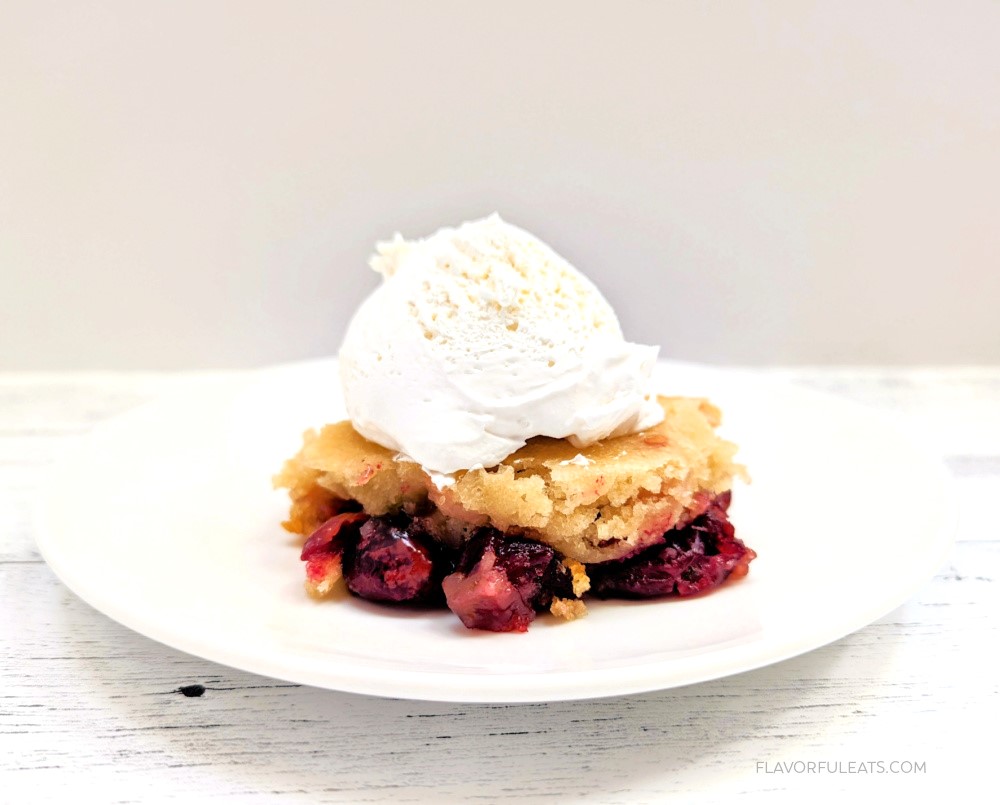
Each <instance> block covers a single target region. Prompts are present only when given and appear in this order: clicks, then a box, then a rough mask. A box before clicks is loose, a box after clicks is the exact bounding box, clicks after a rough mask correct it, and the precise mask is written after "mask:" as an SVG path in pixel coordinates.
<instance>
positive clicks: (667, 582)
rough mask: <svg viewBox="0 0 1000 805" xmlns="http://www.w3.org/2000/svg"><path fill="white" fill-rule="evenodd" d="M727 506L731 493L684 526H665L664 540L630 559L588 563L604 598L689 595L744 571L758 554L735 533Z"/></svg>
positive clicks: (594, 587)
mask: <svg viewBox="0 0 1000 805" xmlns="http://www.w3.org/2000/svg"><path fill="white" fill-rule="evenodd" d="M728 506H729V500H728V498H726V499H725V500H719V501H717V502H713V504H712V505H711V506H710V507H709V508H708V511H706V512H705V513H704V514H703V515H701V516H700V517H697V518H695V519H694V520H692V521H691V522H690V523H688V524H687V525H686V526H684V527H683V528H675V529H672V530H670V531H667V532H666V533H665V534H664V535H663V537H664V541H663V542H662V543H659V544H657V545H654V546H652V547H651V548H647V549H646V550H644V551H642V552H640V553H638V554H636V555H635V556H632V557H629V558H628V559H623V560H621V561H618V562H601V563H599V564H592V565H588V567H587V573H588V575H589V576H590V581H591V590H593V592H594V594H595V595H597V596H599V597H600V598H613V597H619V598H653V597H658V596H665V595H677V596H688V595H697V594H698V593H703V592H705V591H706V590H711V589H712V588H714V587H718V586H719V585H720V584H722V582H724V581H725V580H726V579H727V578H728V577H729V576H734V577H736V578H740V577H741V576H745V575H746V574H747V571H748V570H749V565H750V562H752V561H753V560H754V558H756V556H757V554H756V553H755V552H754V551H753V550H752V549H751V548H748V547H747V546H746V545H744V544H743V542H742V540H740V539H738V538H737V537H736V533H735V530H734V529H733V524H732V523H730V522H729V518H728V517H727V516H726V509H727V508H728Z"/></svg>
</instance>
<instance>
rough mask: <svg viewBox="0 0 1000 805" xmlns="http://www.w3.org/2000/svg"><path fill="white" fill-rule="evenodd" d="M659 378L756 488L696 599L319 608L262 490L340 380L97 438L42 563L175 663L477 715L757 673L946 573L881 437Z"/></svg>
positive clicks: (747, 490) (198, 398) (211, 401)
mask: <svg viewBox="0 0 1000 805" xmlns="http://www.w3.org/2000/svg"><path fill="white" fill-rule="evenodd" d="M657 371H658V376H657V383H658V388H659V389H660V390H662V391H663V392H664V393H670V394H675V393H681V394H692V395H698V396H708V397H710V398H712V399H713V401H715V402H717V403H718V404H719V405H721V406H722V408H723V411H724V415H725V426H724V433H725V434H726V435H727V436H729V437H730V438H732V439H734V440H736V441H738V442H739V443H740V445H741V452H740V457H741V458H742V460H743V461H744V462H745V463H746V464H747V465H748V466H749V467H750V470H751V473H752V475H753V479H754V480H753V483H752V484H751V485H750V486H746V487H742V486H741V487H739V488H737V489H736V491H735V494H734V502H733V507H732V511H731V514H732V519H733V521H734V523H735V524H736V528H737V533H738V534H739V535H740V536H741V537H742V538H743V539H744V541H745V542H746V543H747V544H748V545H750V546H751V547H753V548H754V549H755V550H756V551H757V553H758V555H759V558H758V559H757V560H756V561H755V562H754V563H753V564H752V565H751V571H750V574H749V576H747V577H746V578H745V579H743V580H740V581H738V582H735V583H732V584H728V585H725V586H723V587H722V588H720V589H718V590H717V591H715V592H713V593H712V594H710V595H707V596H704V597H700V598H696V599H692V600H661V601H646V602H613V601H604V602H602V601H595V602H594V603H593V604H592V605H591V606H590V615H589V616H588V617H586V618H584V619H582V620H580V621H575V622H573V623H565V622H561V621H556V620H555V619H553V618H550V617H541V618H539V619H538V620H537V621H536V622H535V623H534V624H532V627H531V629H530V631H529V632H528V633H527V634H491V633H483V632H473V631H468V630H466V629H465V628H464V627H463V626H462V625H461V623H460V622H459V621H458V620H457V618H455V617H454V616H453V615H452V614H451V613H450V612H447V611H443V612H430V613H428V612H412V611H408V610H405V609H392V608H384V607H380V606H377V605H373V604H369V603H366V602H363V601H359V600H356V599H353V598H350V597H348V596H346V595H345V596H343V597H342V598H341V600H335V601H326V602H319V603H317V602H314V601H312V600H310V599H309V598H308V597H307V596H306V595H305V593H304V591H303V590H302V578H303V568H302V565H301V563H300V562H299V559H298V551H299V549H298V543H297V541H296V540H294V539H291V538H290V537H289V536H288V535H287V534H285V532H284V531H283V530H282V529H281V528H280V527H279V525H278V523H279V521H280V520H281V519H282V518H283V516H284V514H285V509H286V501H285V497H284V495H283V494H282V493H279V492H275V491H273V490H272V489H271V486H270V478H271V475H272V474H273V473H274V472H275V471H277V469H278V468H279V467H280V465H281V462H282V460H283V459H284V458H285V457H287V456H289V455H291V454H292V453H294V452H295V450H297V448H298V445H299V441H300V434H301V432H302V431H303V430H304V429H305V428H306V427H308V426H312V425H320V424H323V423H324V422H326V421H333V420H336V419H338V418H342V416H343V409H342V407H341V403H340V395H339V391H338V388H337V384H336V380H335V378H336V369H335V365H334V364H333V363H332V362H330V361H320V362H312V363H306V364H296V365H292V366H286V367H278V368H274V369H268V370H263V371H261V372H256V373H252V374H249V375H246V376H240V377H239V378H238V379H234V380H230V381H226V382H220V383H219V384H218V385H215V386H213V387H211V388H209V389H207V390H204V391H202V392H199V393H198V394H197V395H194V396H191V395H188V396H178V397H174V398H171V399H163V400H161V401H158V402H156V403H153V404H151V405H148V406H146V407H143V408H140V409H138V410H136V411H133V412H130V413H129V414H127V415H126V416H124V417H121V418H119V419H116V420H113V421H111V422H109V423H107V424H105V425H103V426H101V427H98V428H97V429H95V430H94V431H93V432H92V433H91V434H89V435H88V436H87V437H86V438H84V439H83V440H82V441H81V443H80V444H79V445H78V446H77V448H76V449H75V450H73V451H72V452H71V453H70V454H68V455H67V456H66V457H65V459H64V460H63V461H62V462H61V463H60V465H59V466H58V467H57V468H56V469H55V470H54V472H53V475H52V477H51V478H50V481H49V483H48V484H46V486H45V487H44V491H43V493H42V498H41V500H40V501H39V507H38V516H39V519H38V525H39V529H38V544H39V547H40V548H41V551H42V553H43V555H44V556H45V558H46V560H47V561H48V563H49V565H50V566H51V567H52V568H53V570H54V571H55V572H56V574H57V575H58V576H59V577H60V578H61V579H62V580H63V581H64V582H65V583H66V585H67V586H69V588H70V589H72V590H73V591H74V592H75V593H76V594H77V595H79V596H80V597H81V598H83V599H84V600H85V601H87V602H88V603H90V604H91V605H92V606H94V607H96V608H97V609H98V610H100V611H101V612H103V613H105V614H106V615H108V616H110V617H112V618H114V619H115V620H117V621H119V622H120V623H122V624H124V625H125V626H128V627H129V628H131V629H134V630H135V631H137V632H140V633H141V634H144V635H147V636H149V637H151V638H153V639H154V640H158V641H160V642H162V643H165V644H167V645H169V646H173V647H175V648H178V649H181V650H183V651H187V652H189V653H191V654H196V655H199V656H201V657H205V658H207V659H210V660H214V661H216V662H220V663H224V664H226V665H230V666H233V667H236V668H242V669H245V670H248V671H254V672H257V673H261V674H267V675H269V676H273V677H278V678H281V679H286V680H290V681H294V682H302V683H306V684H310V685H317V686H320V687H326V688H332V689H336V690H343V691H351V692H356V693H367V694H375V695H379V696H393V697H403V698H414V699H433V700H447V701H467V702H474V701H481V702H485V701H491V702H518V701H520V702H527V701H543V700H559V699H578V698H589V697H597V696H610V695H617V694H625V693H634V692H639V691H648V690H656V689H661V688H668V687H674V686H678V685H685V684H689V683H693V682H700V681H704V680H708V679H713V678H717V677H721V676H726V675H729V674H734V673H738V672H740V671H746V670H749V669H752V668H757V667H760V666H762V665H767V664H769V663H773V662H776V661H778V660H782V659H785V658H788V657H792V656H794V655H796V654H800V653H802V652H805V651H809V650H810V649H814V648H816V647H818V646H822V645H824V644H826V643H829V642H831V641H833V640H836V639H837V638H839V637H842V636H843V635H846V634H848V633H850V632H852V631H854V630H856V629H858V628H860V627H862V626H864V625H866V624H868V623H870V622H871V621H873V620H875V619H877V618H879V617H881V616H882V615H884V614H886V613H887V612H889V611H890V610H892V609H893V608H894V607H896V606H898V605H899V604H901V603H902V602H903V601H905V600H906V599H907V598H908V597H909V596H910V595H911V594H913V593H914V592H915V591H916V589H917V588H918V587H919V586H920V585H921V584H922V583H923V582H924V581H925V580H926V579H927V578H929V577H930V576H931V575H932V574H933V572H934V571H935V570H936V569H937V568H938V567H939V566H940V564H941V563H942V561H943V559H944V555H945V552H946V550H947V548H948V546H949V544H950V542H951V538H952V532H953V520H952V516H951V512H952V511H953V508H952V505H951V497H950V493H949V488H950V487H949V481H948V478H947V476H946V474H945V473H944V472H943V470H942V469H941V467H940V466H939V465H938V464H937V463H936V462H935V461H933V460H931V459H929V458H927V457H926V456H925V455H923V453H922V452H921V451H920V450H919V449H917V448H916V447H915V446H914V445H913V444H911V443H910V442H909V441H908V440H907V439H906V438H905V437H904V436H903V435H901V433H899V432H897V431H896V430H895V428H894V427H893V425H892V423H891V422H889V421H888V420H887V419H885V418H883V417H882V416H880V415H876V414H875V413H873V412H870V411H868V410H867V409H864V408H861V407H859V406H855V405H853V404H850V403H847V402H844V401H842V400H839V399H837V398H834V397H828V396H824V395H821V394H816V393H812V392H808V391H804V390H801V389H796V388H793V387H786V386H783V385H778V384H774V383H767V382H762V381H760V380H758V379H755V378H752V377H748V376H746V375H743V374H740V373H738V372H732V371H722V370H711V369H707V368H699V367H693V366H689V365H681V364H661V365H660V366H659V367H658V368H657ZM400 404H405V401H400Z"/></svg>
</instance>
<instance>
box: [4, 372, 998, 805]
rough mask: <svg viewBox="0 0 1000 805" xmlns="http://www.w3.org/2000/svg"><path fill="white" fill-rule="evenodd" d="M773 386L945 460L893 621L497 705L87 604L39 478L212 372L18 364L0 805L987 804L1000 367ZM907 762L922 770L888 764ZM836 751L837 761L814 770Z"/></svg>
mask: <svg viewBox="0 0 1000 805" xmlns="http://www.w3.org/2000/svg"><path fill="white" fill-rule="evenodd" d="M762 374H771V375H777V376H780V377H783V378H785V379H788V380H791V381H793V382H796V383H801V384H804V385H808V386H811V387H814V388H820V389H824V390H827V391H830V392H832V393H835V394H840V395H844V396H847V397H851V398H854V399H856V400H859V401H860V402H862V403H865V404H867V405H871V406H873V407H877V408H880V409H883V410H887V411H891V412H895V413H898V414H899V415H900V417H901V418H905V419H906V421H908V422H909V425H910V427H912V428H913V429H914V433H916V434H918V437H919V438H923V439H925V440H926V441H927V443H928V444H930V445H931V446H932V447H934V448H936V449H937V450H939V451H940V452H941V453H942V454H943V455H944V456H945V457H946V461H947V464H948V466H949V467H950V469H951V470H952V473H953V475H954V477H955V481H956V485H957V489H958V498H959V501H960V507H961V508H960V515H959V520H960V523H959V535H958V542H957V544H956V546H955V548H954V550H953V552H952V554H951V556H950V559H949V561H948V563H947V564H946V566H945V567H942V568H941V571H940V572H939V573H938V574H937V576H936V577H935V578H934V579H933V581H931V582H929V583H928V584H927V585H926V586H925V587H924V588H923V589H922V590H921V591H920V592H919V593H918V594H917V595H916V596H915V597H914V598H913V599H911V600H910V601H908V602H907V603H906V604H904V605H903V606H902V607H900V608H899V609H897V610H896V611H894V612H892V613H891V614H889V615H888V616H886V617H885V618H882V619H881V620H880V621H878V622H876V623H874V624H872V625H870V626H868V627H867V628H865V629H862V630H861V631H859V632H857V633H855V634H853V635H850V636H849V637H846V638H844V639H842V640H840V641H838V642H837V643H834V644H833V645H830V646H827V647H825V648H822V649H820V650H818V651H814V652H811V653H810V654H807V655H805V656H803V657H799V658H796V659H792V660H789V661H786V662H783V663H779V664H777V665H774V666H771V667H769V668H764V669H761V670H758V671H753V672H750V673H745V674H741V675H738V676H735V677H731V678H728V679H723V680H719V681H716V682H710V683H706V684H701V685H694V686H690V687H686V688H681V689H677V690H671V691H664V692H660V693H652V694H645V695H637V696H628V697H621V698H612V699H603V700H597V701H587V702H571V703H558V704H536V705H496V706H490V705H456V704H437V703H421V702H408V701H395V700H384V699H377V698H368V697H362V696H354V695H348V694H340V693H335V692H331V691H324V690H316V689H312V688H308V687H301V686H296V685H290V684H286V683H282V682H277V681H275V680H271V679H267V678H264V677H259V676H255V675H253V674H248V673H243V672H239V671H233V670H231V669H228V668H225V667H223V666H219V665H216V664H214V663H210V662H207V661H204V660H201V659H198V658H197V657H192V656H189V655H185V654H182V653H179V652H177V651H174V650H172V649H168V648H165V647H163V646H161V645H159V644H157V643H154V642H153V641H151V640H148V639H146V638H144V637H141V636H140V635H138V634H135V633H133V632H130V631H129V630H127V629H125V628H123V627H121V626H119V625H118V624H116V623H114V622H113V621H111V620H109V619H108V618H106V617H104V616H103V615H101V614H100V613H98V612H96V611H94V610H93V609H91V608H90V607H89V606H87V605H86V604H84V603H82V602H81V601H80V600H79V599H77V598H76V597H75V596H74V595H73V594H72V593H70V592H69V591H68V590H66V589H65V588H64V587H63V586H62V585H61V584H60V583H59V582H58V581H57V580H56V578H55V577H54V576H53V574H52V573H51V572H50V571H49V569H48V567H47V566H46V565H45V564H44V563H43V562H42V561H41V559H40V557H39V555H38V552H37V550H36V549H35V546H34V541H33V537H32V527H31V522H30V517H29V502H30V497H31V493H32V490H33V489H34V487H35V485H36V484H37V483H38V479H39V478H40V476H41V473H42V471H43V469H44V467H45V466H46V465H47V464H48V463H49V462H50V461H52V460H53V458H54V457H56V456H57V454H58V452H59V450H60V448H61V447H62V446H64V445H65V444H66V442H67V440H68V439H71V438H72V437H73V436H75V435H77V434H81V433H85V432H86V431H87V429H88V428H89V427H91V426H92V425H93V424H94V423H96V422H99V421H101V420H103V419H105V418H107V417H109V416H112V415H114V414H117V413H120V412H122V411H125V410H127V409H129V408H131V407H133V406H135V405H137V404H139V403H141V402H143V401H145V400H148V399H152V398H154V397H155V396H156V395H158V394H161V393H164V392H166V391H168V390H173V389H176V388H178V387H179V386H183V385H185V384H187V385H189V386H191V387H192V388H197V386H198V384H199V383H203V382H210V380H211V377H212V376H211V375H190V374H185V375H0V613H2V620H0V658H2V659H0V801H3V802H12V803H20V802H32V801H44V800H48V799H59V800H63V801H65V800H66V799H67V798H69V797H74V798H78V797H81V796H85V797H88V798H92V799H94V801H100V802H109V803H110V802H123V803H124V802H150V801H172V800H177V801H184V802H200V801H225V802H357V803H367V802H384V801H393V802H398V803H408V802H446V801H461V802H476V801H484V802H497V801H523V802H579V801H592V802H599V803H619V802H621V803H632V802H659V801H663V800H665V799H666V798H667V797H668V796H670V795H672V794H682V795H683V796H681V797H680V798H679V801H685V802H690V801H697V800H698V799H699V798H701V797H704V798H706V799H707V800H716V799H717V798H718V797H719V796H721V795H729V797H727V799H728V798H731V797H732V796H733V795H737V794H745V795H749V797H748V798H754V799H756V798H759V797H760V796H761V795H768V799H769V801H772V800H781V799H783V798H784V797H785V796H787V797H788V798H789V799H790V800H793V801H801V800H802V798H803V796H806V795H809V796H811V795H815V794H819V793H820V792H830V791H835V790H840V791H845V792H850V793H851V794H853V795H856V796H860V797H862V798H863V799H862V801H866V800H867V798H868V797H875V796H879V797H885V796H889V797H902V796H916V795H918V794H919V795H924V796H926V795H930V794H941V795H944V794H948V795H949V798H954V797H956V796H958V795H961V794H962V793H963V792H965V793H968V794H970V795H972V796H973V799H972V801H983V799H982V798H983V796H985V795H986V792H988V791H989V790H990V788H991V787H992V777H993V775H992V771H993V769H992V763H991V757H990V756H991V753H992V746H993V745H994V739H993V737H992V728H993V727H994V725H995V724H996V723H997V721H998V718H997V716H998V715H1000V709H998V700H1000V696H998V683H997V680H998V673H997V666H996V664H995V661H994V656H995V652H996V647H997V645H998V637H1000V618H998V613H1000V607H998V604H1000V600H998V594H997V589H998V587H997V583H996V580H997V578H998V576H1000V526H998V525H997V523H998V519H997V518H998V516H1000V515H998V512H997V505H996V504H997V502H998V501H1000V369H992V368H982V369H952V370H941V371H934V370H892V371H883V370H876V369H865V370H846V369H837V370H833V369H795V370H780V371H779V370H770V371H768V372H762ZM887 505H891V503H890V504H887ZM832 549H835V546H832ZM862 560H863V558H862ZM886 572H887V573H891V572H892V568H886ZM848 594H850V589H849V584H848V585H847V586H846V588H845V595H848ZM188 686H201V687H203V688H204V691H202V690H201V688H200V687H195V688H189V689H188V690H187V693H188V694H193V693H201V695H197V696H196V695H185V694H184V693H183V692H181V691H180V689H181V688H187V687H188ZM879 761H881V762H882V763H883V764H884V767H885V769H886V771H885V772H884V773H879V771H878V766H877V762H879ZM893 761H911V762H914V763H917V764H921V763H922V764H924V770H923V771H916V772H911V773H893V772H892V771H891V770H890V763H891V762H893ZM797 762H800V763H799V764H798V765H796V764H797ZM820 762H825V763H827V764H829V765H830V766H834V768H835V769H837V768H838V767H837V766H836V764H840V765H839V770H837V771H829V770H821V768H822V767H819V766H815V767H814V768H815V771H813V772H810V771H808V770H806V769H808V766H806V765H805V764H808V763H814V764H819V763H820ZM852 762H853V763H854V764H855V765H854V766H853V767H851V766H850V765H849V764H850V763H852ZM790 764H791V769H790V770H788V771H783V770H782V769H783V768H789V765H790ZM861 766H865V768H866V769H870V771H862V770H861ZM852 768H853V771H852ZM977 791H978V793H976V792H977Z"/></svg>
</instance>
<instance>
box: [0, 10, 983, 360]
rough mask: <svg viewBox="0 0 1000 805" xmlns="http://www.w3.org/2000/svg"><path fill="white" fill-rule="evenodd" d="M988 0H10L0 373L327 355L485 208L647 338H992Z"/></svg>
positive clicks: (934, 356)
mask: <svg viewBox="0 0 1000 805" xmlns="http://www.w3.org/2000/svg"><path fill="white" fill-rule="evenodd" d="M998 43H1000V5H998V4H997V3H995V2H975V1H974V0H967V1H965V2H955V3H944V2H941V3H897V2H878V3H869V2H853V3H852V2H829V3H807V2H771V3H766V4H764V3H761V4H750V3H728V2H723V3H694V2H670V3H652V2H622V3H611V2H607V3H596V2H594V3H587V2H504V3H493V2H490V3H485V2H484V3H459V2H423V3H417V2H410V3H404V2H395V3H394V2H357V3H347V2H281V3H277V2H271V3H248V2H241V3H236V2H233V3H220V2H208V3H206V2H192V3H161V2H146V3H131V2H125V1H124V0H123V1H122V2H104V3H87V4H78V3H70V2H65V3H40V2H36V3H22V2H5V3H3V4H2V6H0V77H2V80H0V368H3V369H76V368H81V369H84V368H86V369H95V368H97V369H104V368H107V369H129V368H149V369H155V368H198V367H225V366H233V367H237V366H254V365H260V364H265V363H269V362H275V361H284V360H291V359H296V358H304V357H309V356H316V355H323V354H329V353H331V352H333V351H335V350H336V348H337V346H338V344H339V341H340V338H341V336H342V333H343V331H344V327H345V326H346V321H347V318H348V317H349V315H350V313H351V311H352V310H353V309H354V308H355V306H356V305H357V304H358V302H359V301H360V300H361V299H362V298H363V297H364V295H365V294H366V293H368V292H369V291H370V290H371V289H372V288H373V287H374V285H375V282H376V277H375V275H374V274H373V273H372V272H371V271H370V270H369V269H368V268H367V266H366V259H367V257H368V254H369V253H370V251H371V248H372V245H373V243H374V241H375V240H376V239H381V238H384V237H388V236H390V235H392V233H393V232H395V231H396V230H400V231H402V232H403V233H404V234H406V235H408V236H416V235H424V234H428V233H429V232H430V231H432V230H434V229H436V228H437V227H439V226H441V225H444V224H452V223H457V222H458V221H461V220H463V219H468V218H472V217H477V216H481V215H484V214H487V213H490V212H492V211H494V210H497V211H499V212H500V213H501V214H502V215H503V216H504V217H505V218H507V219H508V220H510V221H511V222H513V223H516V224H519V225H521V226H523V227H525V228H527V229H529V230H532V231H534V232H536V233H537V234H539V235H540V236H542V237H543V238H544V239H546V240H548V241H549V242H550V243H551V244H552V245H553V246H554V247H555V248H556V249H557V250H559V251H561V252H562V253H563V254H565V255H566V256H567V257H568V258H569V259H570V260H571V261H573V262H575V264H576V265H577V266H578V267H579V268H581V269H582V270H583V271H584V272H585V273H587V274H588V275H589V276H590V277H591V278H592V279H594V281H595V282H597V284H598V285H599V286H600V287H601V288H602V289H603V290H604V292H605V294H606V295H607V296H608V298H609V299H610V300H611V302H612V303H613V304H614V305H615V306H616V309H617V310H618V313H619V317H620V318H621V319H622V322H623V325H624V328H625V330H626V333H627V334H628V335H629V336H630V337H631V338H632V339H634V340H638V341H644V342H647V343H656V344H661V345H662V354H663V355H664V356H667V357H673V358H678V359H685V360H696V361H708V362H717V363H801V362H819V363H826V362H835V363H879V364H885V363H940V364H947V363H973V362H997V361H1000V324H998V323H997V318H998V317H997V307H998V303H1000V262H998V254H1000V225H998V223H1000V202H998V187H1000V45H998Z"/></svg>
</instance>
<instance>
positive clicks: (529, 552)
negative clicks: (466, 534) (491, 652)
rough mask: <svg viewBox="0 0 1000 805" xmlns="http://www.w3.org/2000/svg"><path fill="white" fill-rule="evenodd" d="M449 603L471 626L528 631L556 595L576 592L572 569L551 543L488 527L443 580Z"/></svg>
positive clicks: (468, 546) (505, 630)
mask: <svg viewBox="0 0 1000 805" xmlns="http://www.w3.org/2000/svg"><path fill="white" fill-rule="evenodd" d="M442 587H443V589H444V594H445V598H446V599H447V602H448V607H449V608H450V609H451V610H452V611H453V612H454V613H455V614H456V615H458V617H459V618H461V620H462V623H464V624H465V625H466V626H467V627H469V628H470V629H488V630H490V631H493V632H523V631H526V630H527V628H528V624H529V623H531V621H532V620H534V618H535V613H536V611H538V610H541V609H544V608H545V607H547V606H548V605H549V604H550V603H551V602H552V597H553V595H560V596H565V597H572V596H573V591H572V581H571V579H570V575H569V572H568V571H567V570H566V569H565V568H564V567H563V566H562V564H561V563H560V562H559V560H558V557H557V556H556V552H555V551H554V550H552V548H550V547H548V546H547V545H542V544H541V543H540V542H535V541H534V540H529V539H524V538H522V537H504V536H503V535H501V534H500V532H499V531H494V530H492V529H483V530H481V531H480V532H478V533H477V534H476V535H475V536H473V537H472V538H471V539H470V540H469V541H468V542H467V543H466V545H465V549H464V551H463V552H462V556H461V558H460V560H459V563H458V568H457V569H456V572H454V573H452V574H451V575H449V576H447V577H446V578H445V579H444V581H443V582H442Z"/></svg>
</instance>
